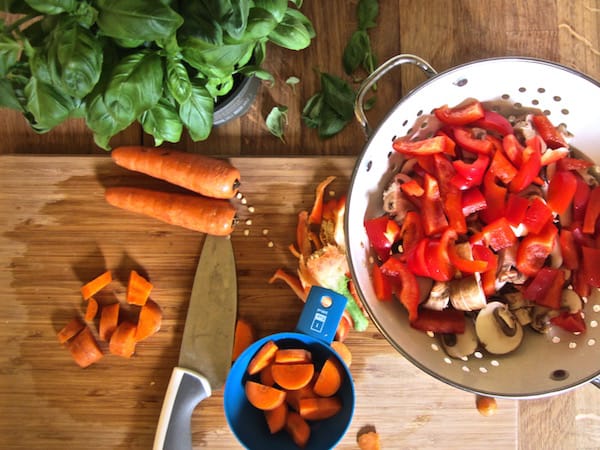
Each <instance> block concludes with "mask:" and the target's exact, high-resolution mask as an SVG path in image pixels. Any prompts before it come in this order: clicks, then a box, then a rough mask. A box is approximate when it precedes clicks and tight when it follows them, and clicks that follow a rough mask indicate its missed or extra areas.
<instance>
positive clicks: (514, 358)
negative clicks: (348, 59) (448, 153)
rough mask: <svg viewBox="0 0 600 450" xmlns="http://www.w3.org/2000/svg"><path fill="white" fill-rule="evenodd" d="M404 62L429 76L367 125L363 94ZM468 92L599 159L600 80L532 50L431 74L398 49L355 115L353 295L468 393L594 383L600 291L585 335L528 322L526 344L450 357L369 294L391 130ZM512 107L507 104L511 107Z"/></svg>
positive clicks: (590, 302)
mask: <svg viewBox="0 0 600 450" xmlns="http://www.w3.org/2000/svg"><path fill="white" fill-rule="evenodd" d="M403 64H413V65H416V66H417V67H419V68H420V69H421V70H422V71H423V72H424V73H425V74H426V75H427V77H428V80H427V81H425V82H424V83H423V84H421V85H420V86H418V87H417V88H415V89H414V90H413V91H412V92H410V93H409V94H408V95H406V96H405V97H404V98H403V99H402V100H401V101H400V102H399V103H398V104H397V105H396V106H395V107H394V108H393V109H392V110H391V111H390V112H389V114H388V115H387V116H386V118H385V119H384V120H383V122H382V123H381V124H380V125H379V127H378V128H377V129H376V130H375V131H374V132H371V128H370V127H369V124H368V121H367V119H366V117H365V114H364V110H363V99H364V96H365V93H366V92H367V91H368V90H369V89H370V87H371V86H372V85H373V83H375V82H376V81H377V80H378V79H379V78H380V77H381V76H382V75H384V74H385V73H387V72H388V71H389V70H391V69H393V68H395V67H398V66H401V65H403ZM467 98H475V99H478V100H480V101H482V102H483V103H484V104H487V105H490V104H493V105H496V106H497V107H499V108H500V109H504V111H503V112H505V113H508V114H512V113H513V112H514V113H515V114H519V112H523V111H525V110H526V109H527V108H536V109H539V110H541V111H544V112H545V113H547V114H549V115H550V116H549V118H550V119H551V120H552V122H553V123H554V124H556V125H558V124H564V125H565V126H566V127H567V130H568V131H569V132H570V133H572V134H573V139H572V141H571V144H572V146H573V147H575V148H577V149H579V150H581V151H582V152H583V153H584V154H585V155H587V156H588V157H589V158H591V159H592V160H593V161H594V162H596V163H600V145H599V144H598V143H599V142H600V126H598V124H599V123H600V114H599V113H598V106H597V105H598V104H600V84H599V83H598V82H597V81H595V80H593V79H591V78H589V77H587V76H585V75H583V74H581V73H578V72H576V71H575V70H573V69H570V68H567V67H564V66H561V65H558V64H555V63H552V62H548V61H543V60H539V59H532V58H512V57H511V58H493V59H485V60H479V61H475V62H471V63H468V64H464V65H461V66H458V67H455V68H452V69H450V70H447V71H445V72H443V73H439V74H438V73H437V72H436V71H435V70H434V69H433V68H432V67H431V66H430V65H429V64H428V63H427V62H426V61H424V60H422V59H420V58H418V57H416V56H413V55H399V56H396V57H394V58H392V59H391V60H389V61H387V62H386V63H384V64H383V65H382V66H381V67H379V68H378V69H377V70H376V71H375V72H374V73H373V74H371V76H370V77H369V78H368V79H367V80H365V82H364V83H363V85H362V86H361V88H360V90H359V93H358V96H357V102H356V108H355V113H356V116H357V119H358V121H359V122H360V123H361V125H362V126H363V128H364V130H365V132H366V133H367V136H368V142H367V144H366V146H365V148H364V150H363V152H362V153H361V155H360V156H359V158H358V160H357V162H356V166H355V169H354V172H353V175H352V179H351V183H350V188H349V193H348V201H347V207H346V217H345V232H346V245H347V252H348V258H349V263H350V268H351V274H352V277H353V279H354V281H355V284H356V286H357V291H358V295H359V296H360V298H361V300H362V302H363V303H364V305H365V308H366V309H367V311H368V313H369V315H370V317H371V318H372V320H373V322H374V324H375V325H376V327H377V328H378V329H379V331H380V332H381V333H382V334H383V335H384V336H385V338H386V339H387V340H388V341H389V342H390V344H391V345H392V346H393V347H394V348H395V349H396V350H398V351H399V352H400V353H401V354H402V355H403V356H405V357H406V358H407V359H408V360H409V361H411V362H412V363H413V364H414V365H416V366H417V367H419V368H420V369H422V370H423V371H424V372H426V373H428V374H430V375H431V376H433V377H435V378H437V379H439V380H441V381H443V382H445V383H447V384H450V385H452V386H455V387H457V388H460V389H464V390H466V391H470V392H475V393H479V394H482V395H490V396H496V397H505V398H533V397H541V396H546V395H550V394H555V393H558V392H562V391H566V390H569V389H572V388H575V387H577V386H580V385H582V384H584V383H587V382H590V381H592V382H594V384H596V385H598V386H599V387H600V326H599V322H600V291H598V290H596V292H594V294H593V295H592V296H590V297H589V298H588V299H587V302H586V304H585V307H584V312H585V318H586V322H587V323H588V329H587V331H586V332H585V333H582V334H581V335H572V334H569V335H566V334H563V335H556V334H554V335H547V334H539V333H536V332H535V331H533V330H526V332H525V334H526V335H525V338H524V340H523V343H522V345H521V346H520V347H519V348H518V349H517V350H516V351H515V352H513V353H510V354H507V355H503V356H497V355H492V354H489V353H486V352H485V351H483V350H482V351H480V352H476V353H474V355H472V356H469V357H465V358H462V359H454V358H450V357H448V356H447V355H446V353H445V352H444V351H443V350H442V345H441V343H440V341H439V339H438V337H436V336H433V335H429V334H426V333H423V332H421V331H417V330H415V329H413V328H411V327H410V326H409V322H408V319H407V313H406V311H405V309H404V308H403V306H402V305H401V304H400V302H396V301H393V302H381V301H379V300H377V298H376V297H375V293H374V289H373V284H372V280H371V278H370V270H369V268H370V266H371V264H372V261H373V256H372V254H371V251H370V250H369V241H368V238H367V236H366V232H365V229H364V226H363V222H364V219H365V218H370V217H375V216H376V215H379V214H382V213H383V208H382V192H383V189H384V188H385V187H386V186H387V185H388V184H389V182H390V180H391V179H392V176H393V174H394V173H395V172H397V170H398V168H399V165H400V164H401V162H402V160H403V157H402V155H400V154H398V153H396V152H394V150H393V149H392V141H393V140H394V139H395V138H396V137H400V136H404V135H407V134H413V133H415V132H416V131H418V130H415V124H417V125H416V127H417V128H423V129H426V128H427V116H428V115H429V114H430V113H431V112H432V111H433V109H434V108H437V107H439V106H442V105H444V104H447V105H450V106H452V105H457V104H459V103H461V102H463V101H464V100H465V99H467ZM510 111H512V112H510Z"/></svg>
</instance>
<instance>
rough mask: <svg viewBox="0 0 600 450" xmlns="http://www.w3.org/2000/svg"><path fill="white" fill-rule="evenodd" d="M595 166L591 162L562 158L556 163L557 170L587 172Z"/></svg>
mask: <svg viewBox="0 0 600 450" xmlns="http://www.w3.org/2000/svg"><path fill="white" fill-rule="evenodd" d="M593 165H594V163H593V162H591V161H586V160H585V159H579V158H570V157H566V158H562V159H561V160H560V161H558V162H557V163H556V169H557V170H585V169H587V168H589V167H592V166H593Z"/></svg>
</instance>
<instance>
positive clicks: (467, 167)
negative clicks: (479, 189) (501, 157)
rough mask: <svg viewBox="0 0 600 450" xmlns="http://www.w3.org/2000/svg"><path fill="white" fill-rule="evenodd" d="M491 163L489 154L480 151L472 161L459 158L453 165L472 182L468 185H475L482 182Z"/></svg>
mask: <svg viewBox="0 0 600 450" xmlns="http://www.w3.org/2000/svg"><path fill="white" fill-rule="evenodd" d="M489 163H490V157H489V155H485V154H482V153H478V154H477V159H476V160H475V161H473V162H472V163H467V162H465V161H463V160H462V159H458V160H455V161H452V166H453V167H454V170H455V171H456V174H457V175H459V176H461V177H462V178H464V179H465V180H467V181H469V182H470V183H469V185H468V187H473V186H479V185H480V184H481V182H482V181H483V176H484V175H485V171H486V169H487V167H488V165H489Z"/></svg>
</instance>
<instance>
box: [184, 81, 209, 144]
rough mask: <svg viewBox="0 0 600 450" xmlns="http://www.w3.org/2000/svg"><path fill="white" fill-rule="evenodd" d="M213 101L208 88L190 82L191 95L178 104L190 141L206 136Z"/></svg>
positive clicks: (199, 139) (202, 138)
mask: <svg viewBox="0 0 600 450" xmlns="http://www.w3.org/2000/svg"><path fill="white" fill-rule="evenodd" d="M213 113H214V101H213V98H212V96H211V95H210V93H209V92H208V90H207V89H206V88H205V87H204V86H201V85H199V84H197V83H192V95H190V98H189V99H188V100H187V101H186V102H185V103H182V104H181V105H180V106H179V117H180V119H181V121H182V122H183V124H184V125H185V126H186V127H187V129H188V133H189V135H190V137H191V138H192V141H194V142H196V141H201V140H204V139H206V138H207V137H208V135H209V134H210V130H211V128H212V123H213Z"/></svg>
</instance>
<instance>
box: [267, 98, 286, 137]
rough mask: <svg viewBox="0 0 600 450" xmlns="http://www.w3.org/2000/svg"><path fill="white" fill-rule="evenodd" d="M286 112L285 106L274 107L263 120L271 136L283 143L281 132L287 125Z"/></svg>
mask: <svg viewBox="0 0 600 450" xmlns="http://www.w3.org/2000/svg"><path fill="white" fill-rule="evenodd" d="M287 112H288V108H287V106H274V107H273V109H271V111H270V112H269V114H267V117H266V119H265V123H266V125H267V128H268V129H269V131H270V132H271V134H272V135H273V136H276V137H278V138H279V139H281V141H282V142H284V143H285V139H284V137H283V132H284V130H285V126H286V125H287Z"/></svg>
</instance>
